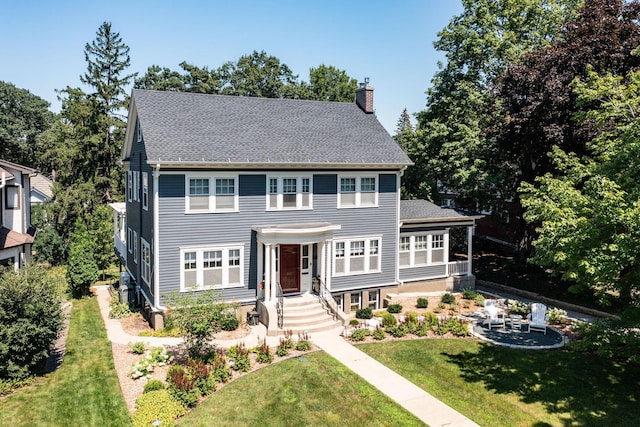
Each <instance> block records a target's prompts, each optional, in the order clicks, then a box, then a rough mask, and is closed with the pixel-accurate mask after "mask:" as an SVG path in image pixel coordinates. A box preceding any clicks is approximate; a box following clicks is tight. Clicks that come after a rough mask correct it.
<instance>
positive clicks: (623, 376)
mask: <svg viewBox="0 0 640 427" xmlns="http://www.w3.org/2000/svg"><path fill="white" fill-rule="evenodd" d="M358 348H359V349H360V350H362V351H364V352H365V353H367V354H369V355H370V356H372V357H374V358H375V359H377V360H379V361H380V362H381V363H383V364H385V365H386V366H388V367H389V368H391V369H393V370H394V371H396V372H398V373H399V374H400V375H402V376H404V377H405V378H407V379H409V380H410V381H412V382H413V383H415V384H416V385H418V386H419V387H421V388H422V389H424V390H425V391H427V392H429V393H430V394H432V395H433V396H434V397H436V398H438V399H440V400H442V401H443V402H444V403H446V404H447V405H449V406H451V407H452V408H454V409H456V410H457V411H459V412H460V413H462V414H464V415H466V416H467V417H469V418H471V419H472V420H474V421H475V422H476V423H478V424H480V425H482V426H543V425H555V426H591V425H597V426H625V425H635V423H636V422H637V421H636V420H635V417H636V415H637V414H638V413H640V367H638V366H632V365H623V364H618V363H616V362H612V361H610V360H605V359H601V358H599V357H596V356H590V355H586V354H583V353H577V352H571V351H568V350H546V351H527V350H514V349H508V348H504V347H497V346H493V345H490V344H486V343H481V342H478V341H475V340H467V339H432V340H408V341H393V342H385V343H378V344H364V345H360V346H358Z"/></svg>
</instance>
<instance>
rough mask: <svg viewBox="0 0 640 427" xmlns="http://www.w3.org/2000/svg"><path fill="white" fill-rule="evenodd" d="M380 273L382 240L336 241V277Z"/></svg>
mask: <svg viewBox="0 0 640 427" xmlns="http://www.w3.org/2000/svg"><path fill="white" fill-rule="evenodd" d="M379 271H380V238H379V237H367V238H362V239H350V240H340V241H335V242H334V246H333V273H334V275H337V276H339V275H348V274H362V273H377V272H379Z"/></svg>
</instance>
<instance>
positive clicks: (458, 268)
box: [447, 261, 469, 276]
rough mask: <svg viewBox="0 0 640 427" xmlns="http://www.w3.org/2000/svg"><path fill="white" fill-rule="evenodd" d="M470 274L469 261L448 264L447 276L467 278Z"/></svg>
mask: <svg viewBox="0 0 640 427" xmlns="http://www.w3.org/2000/svg"><path fill="white" fill-rule="evenodd" d="M467 274H469V261H452V262H448V263H447V276H465V275H467Z"/></svg>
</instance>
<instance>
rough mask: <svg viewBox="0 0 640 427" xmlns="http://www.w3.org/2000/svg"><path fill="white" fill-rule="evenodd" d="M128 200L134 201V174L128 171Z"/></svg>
mask: <svg viewBox="0 0 640 427" xmlns="http://www.w3.org/2000/svg"><path fill="white" fill-rule="evenodd" d="M127 200H129V201H130V202H131V201H132V200H133V172H132V171H127Z"/></svg>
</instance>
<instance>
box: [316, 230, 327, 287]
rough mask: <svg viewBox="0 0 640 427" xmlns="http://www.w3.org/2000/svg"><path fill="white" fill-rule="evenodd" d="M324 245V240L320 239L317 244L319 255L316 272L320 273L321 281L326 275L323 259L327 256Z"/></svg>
mask: <svg viewBox="0 0 640 427" xmlns="http://www.w3.org/2000/svg"><path fill="white" fill-rule="evenodd" d="M324 247H325V244H324V240H321V241H320V243H319V244H318V252H319V256H320V259H319V264H320V271H319V272H318V274H319V275H320V280H322V281H323V282H324V281H325V276H326V274H325V273H326V261H325V259H326V258H327V255H326V253H325V249H324Z"/></svg>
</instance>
